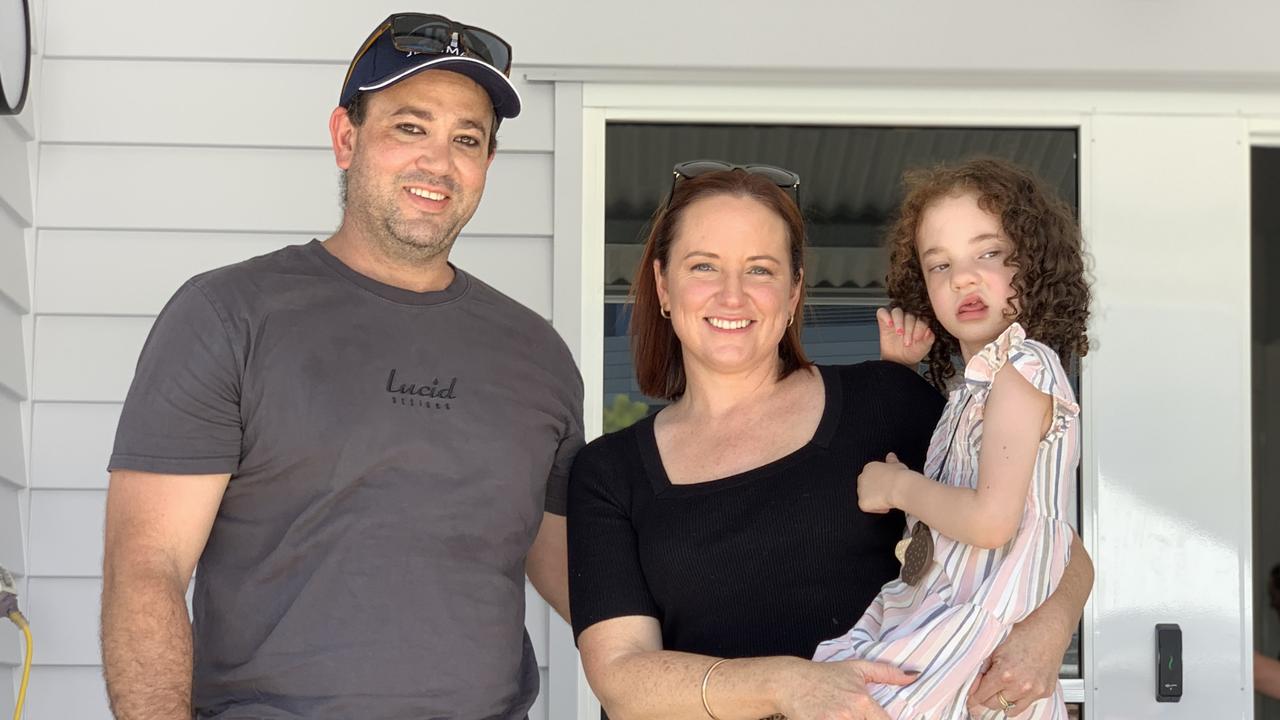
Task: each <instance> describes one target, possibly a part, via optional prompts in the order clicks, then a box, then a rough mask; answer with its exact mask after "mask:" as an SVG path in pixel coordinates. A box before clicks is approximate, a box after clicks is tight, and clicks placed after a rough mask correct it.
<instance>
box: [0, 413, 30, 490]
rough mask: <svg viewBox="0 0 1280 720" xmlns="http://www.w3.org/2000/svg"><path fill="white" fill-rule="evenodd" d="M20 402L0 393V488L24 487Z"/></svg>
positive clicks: (25, 470)
mask: <svg viewBox="0 0 1280 720" xmlns="http://www.w3.org/2000/svg"><path fill="white" fill-rule="evenodd" d="M22 437H23V436H22V403H21V401H19V400H18V399H17V398H15V397H12V396H10V395H8V394H6V393H0V488H3V487H5V486H6V485H9V486H12V487H26V486H27V484H28V482H29V480H30V478H29V476H28V474H27V460H26V453H25V452H23V448H22Z"/></svg>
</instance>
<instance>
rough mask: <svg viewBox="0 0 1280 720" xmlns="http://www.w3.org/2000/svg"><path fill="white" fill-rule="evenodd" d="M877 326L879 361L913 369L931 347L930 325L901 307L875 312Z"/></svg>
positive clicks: (931, 332)
mask: <svg viewBox="0 0 1280 720" xmlns="http://www.w3.org/2000/svg"><path fill="white" fill-rule="evenodd" d="M876 320H877V321H878V322H877V324H878V325H879V326H880V359H881V360H888V361H890V362H896V363H899V364H902V365H906V366H907V367H909V368H915V366H917V365H919V364H920V362H921V361H923V360H924V358H925V356H926V355H928V354H929V348H931V347H933V339H934V336H933V331H932V330H930V329H929V323H927V322H925V321H924V320H923V319H921V318H918V317H916V316H915V315H912V314H911V313H908V312H903V310H902V308H894V309H892V310H889V309H886V308H880V309H878V310H876Z"/></svg>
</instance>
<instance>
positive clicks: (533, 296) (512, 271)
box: [449, 235, 552, 318]
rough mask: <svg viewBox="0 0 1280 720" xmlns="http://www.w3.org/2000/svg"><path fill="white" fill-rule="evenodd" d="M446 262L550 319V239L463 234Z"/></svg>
mask: <svg viewBox="0 0 1280 720" xmlns="http://www.w3.org/2000/svg"><path fill="white" fill-rule="evenodd" d="M449 259H450V261H452V262H453V263H454V264H455V265H457V266H458V267H460V268H462V269H464V270H466V271H467V272H469V273H471V274H473V275H475V276H476V277H478V278H480V279H481V280H483V281H485V282H486V283H488V284H490V285H492V286H493V287H495V288H497V289H498V290H499V291H501V292H503V293H505V294H506V295H508V296H510V297H511V298H513V299H514V300H516V301H517V302H519V303H521V304H523V305H525V306H526V307H528V308H529V309H531V310H533V311H534V312H536V313H538V314H539V315H541V316H542V317H544V318H550V317H551V284H552V282H551V238H550V237H514V236H512V237H469V236H467V235H463V236H462V237H460V238H458V242H456V243H455V244H454V246H453V252H451V253H450V254H449Z"/></svg>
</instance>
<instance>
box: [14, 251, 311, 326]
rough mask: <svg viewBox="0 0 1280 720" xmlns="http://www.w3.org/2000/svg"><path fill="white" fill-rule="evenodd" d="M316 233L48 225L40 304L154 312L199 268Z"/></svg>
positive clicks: (49, 309)
mask: <svg viewBox="0 0 1280 720" xmlns="http://www.w3.org/2000/svg"><path fill="white" fill-rule="evenodd" d="M312 237H314V236H313V235H307V234H270V235H258V234H252V233H184V232H147V231H112V230H103V231H94V230H42V231H40V235H39V238H38V240H37V243H38V244H37V247H38V251H39V253H40V264H39V265H38V266H37V267H36V282H35V288H36V293H35V298H34V305H35V309H36V312H37V313H39V314H41V315H48V314H70V315H76V314H80V315H96V314H102V315H151V316H154V315H157V314H159V312H160V310H161V309H162V308H163V307H164V305H165V303H167V302H168V301H169V298H171V297H172V296H173V294H174V292H176V291H177V290H178V288H179V287H181V286H182V284H183V283H184V282H186V281H187V279H188V278H190V277H192V276H193V275H197V274H199V273H202V272H205V271H206V270H212V269H214V268H217V267H222V266H224V265H231V264H233V263H237V262H240V261H241V260H247V259H249V258H252V257H256V256H258V255H263V254H265V253H269V252H272V251H274V250H279V249H280V248H282V247H285V246H286V245H296V244H301V243H306V242H309V241H310V240H311V238H312ZM101 268H111V272H101Z"/></svg>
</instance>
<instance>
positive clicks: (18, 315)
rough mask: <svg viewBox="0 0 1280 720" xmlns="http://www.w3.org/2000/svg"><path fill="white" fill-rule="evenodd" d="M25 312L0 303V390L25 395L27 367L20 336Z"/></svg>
mask: <svg viewBox="0 0 1280 720" xmlns="http://www.w3.org/2000/svg"><path fill="white" fill-rule="evenodd" d="M25 314H26V313H24V312H22V311H21V310H19V309H18V308H16V307H14V306H13V305H10V304H9V303H7V302H4V303H0V391H4V392H8V393H9V394H11V395H14V396H16V397H19V398H26V397H27V367H26V358H25V357H24V355H25V353H24V352H23V348H24V347H26V344H25V343H24V342H23V338H22V317H23V315H25Z"/></svg>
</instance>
